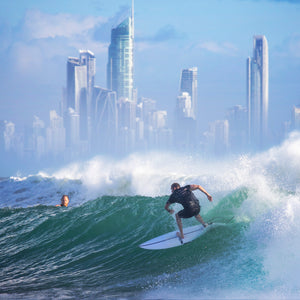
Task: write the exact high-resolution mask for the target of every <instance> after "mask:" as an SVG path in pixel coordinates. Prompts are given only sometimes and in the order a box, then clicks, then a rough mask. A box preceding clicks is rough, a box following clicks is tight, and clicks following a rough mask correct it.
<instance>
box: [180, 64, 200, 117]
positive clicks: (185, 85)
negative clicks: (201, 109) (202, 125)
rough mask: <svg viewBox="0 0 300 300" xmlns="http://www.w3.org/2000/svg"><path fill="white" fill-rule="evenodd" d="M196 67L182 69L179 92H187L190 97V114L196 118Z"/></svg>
mask: <svg viewBox="0 0 300 300" xmlns="http://www.w3.org/2000/svg"><path fill="white" fill-rule="evenodd" d="M197 72H198V69H197V67H194V68H190V69H183V70H182V72H181V78H180V93H184V92H186V93H189V95H190V97H191V114H192V116H191V117H192V118H193V119H195V120H196V119H197V116H198V111H197V109H198V107H197V106H198V105H197V93H198V89H197V85H198V83H197Z"/></svg>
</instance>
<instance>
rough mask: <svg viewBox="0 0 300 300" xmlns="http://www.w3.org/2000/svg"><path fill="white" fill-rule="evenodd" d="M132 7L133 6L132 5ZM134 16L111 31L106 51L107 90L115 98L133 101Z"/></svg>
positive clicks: (127, 18)
mask: <svg viewBox="0 0 300 300" xmlns="http://www.w3.org/2000/svg"><path fill="white" fill-rule="evenodd" d="M132 5H133V4H132ZM133 41H134V15H133V6H132V10H131V16H128V17H126V18H125V19H124V20H123V21H122V22H121V23H119V24H118V25H117V26H116V27H115V28H113V29H112V31H111V43H110V46H109V49H108V63H107V88H108V89H109V90H111V91H115V92H116V93H117V97H118V98H119V99H120V98H127V99H128V100H129V101H133Z"/></svg>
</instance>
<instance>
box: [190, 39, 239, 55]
mask: <svg viewBox="0 0 300 300" xmlns="http://www.w3.org/2000/svg"><path fill="white" fill-rule="evenodd" d="M194 47H195V48H197V49H203V50H206V51H208V52H212V53H216V54H225V55H230V56H234V55H235V54H236V53H237V51H238V48H237V47H236V46H235V45H233V44H232V43H230V42H224V43H218V42H214V41H205V42H200V43H198V44H197V45H196V46H194Z"/></svg>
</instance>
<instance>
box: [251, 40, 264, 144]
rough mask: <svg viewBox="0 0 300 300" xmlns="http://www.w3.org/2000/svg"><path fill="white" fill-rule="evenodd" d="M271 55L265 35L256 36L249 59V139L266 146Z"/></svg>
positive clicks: (252, 142) (253, 142)
mask: <svg viewBox="0 0 300 300" xmlns="http://www.w3.org/2000/svg"><path fill="white" fill-rule="evenodd" d="M268 106H269V55H268V43H267V39H266V37H265V36H263V35H261V36H254V39H253V57H252V58H248V59H247V109H248V126H249V141H250V143H251V144H253V145H256V146H259V147H261V146H264V145H265V144H266V141H267V137H268Z"/></svg>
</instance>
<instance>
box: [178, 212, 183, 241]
mask: <svg viewBox="0 0 300 300" xmlns="http://www.w3.org/2000/svg"><path fill="white" fill-rule="evenodd" d="M176 222H177V225H178V228H179V232H178V234H180V236H179V237H180V238H182V239H184V235H183V229H182V222H181V218H180V217H179V216H178V214H176Z"/></svg>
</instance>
